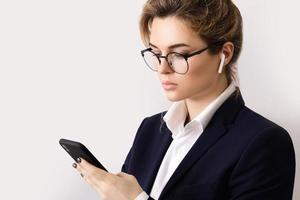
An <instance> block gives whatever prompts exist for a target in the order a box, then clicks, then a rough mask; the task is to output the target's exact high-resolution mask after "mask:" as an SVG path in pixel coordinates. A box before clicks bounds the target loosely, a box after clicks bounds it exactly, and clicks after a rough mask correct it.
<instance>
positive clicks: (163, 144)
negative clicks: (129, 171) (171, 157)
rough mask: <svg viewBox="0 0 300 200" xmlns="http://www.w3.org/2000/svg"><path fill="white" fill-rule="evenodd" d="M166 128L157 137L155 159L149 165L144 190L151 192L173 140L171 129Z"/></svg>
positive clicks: (154, 151)
mask: <svg viewBox="0 0 300 200" xmlns="http://www.w3.org/2000/svg"><path fill="white" fill-rule="evenodd" d="M163 128H164V131H162V132H161V135H159V137H157V138H156V144H157V145H156V148H155V149H154V150H153V154H155V156H153V158H154V159H153V160H152V161H151V162H150V163H151V166H149V170H147V174H145V176H146V180H145V188H144V190H145V191H146V192H147V193H148V194H150V192H151V188H152V186H153V183H154V180H155V178H156V174H157V172H158V170H159V167H160V164H161V162H162V160H163V158H164V156H165V154H166V152H167V150H168V148H169V146H170V144H171V142H172V140H173V139H172V135H171V134H172V133H171V131H170V130H169V129H167V128H165V127H164V126H163Z"/></svg>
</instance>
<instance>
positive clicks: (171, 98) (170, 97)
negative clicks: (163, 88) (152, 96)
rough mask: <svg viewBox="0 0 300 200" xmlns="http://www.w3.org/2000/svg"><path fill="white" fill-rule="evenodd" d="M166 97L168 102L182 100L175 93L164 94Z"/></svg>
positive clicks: (181, 97) (180, 96)
mask: <svg viewBox="0 0 300 200" xmlns="http://www.w3.org/2000/svg"><path fill="white" fill-rule="evenodd" d="M166 96H167V98H168V100H169V101H172V102H175V101H181V100H183V99H184V97H183V96H182V95H180V94H178V93H176V92H166Z"/></svg>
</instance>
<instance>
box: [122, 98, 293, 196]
mask: <svg viewBox="0 0 300 200" xmlns="http://www.w3.org/2000/svg"><path fill="white" fill-rule="evenodd" d="M165 113H166V111H164V112H161V113H158V114H155V115H153V116H150V117H146V118H145V119H144V120H143V121H142V123H141V125H140V127H139V128H138V130H137V133H136V136H135V138H134V142H133V145H132V147H131V149H130V151H129V153H128V155H127V157H126V160H125V163H124V164H123V166H122V171H123V172H126V173H129V174H132V175H134V176H135V177H136V178H137V180H138V182H139V184H140V185H141V187H142V188H143V189H144V191H145V192H146V193H147V194H150V191H151V188H152V185H153V183H154V180H155V177H156V174H157V172H158V169H159V167H160V164H161V162H162V159H163V157H164V155H165V153H166V151H167V149H168V147H169V145H170V143H171V142H172V137H171V132H170V130H169V129H168V128H167V126H166V124H165V123H163V122H164V121H163V119H162V117H163V115H164V114H165ZM294 178H295V152H294V147H293V143H292V140H291V138H290V136H289V134H288V132H287V131H286V130H285V129H283V128H282V127H280V126H279V125H277V124H275V123H274V122H272V121H270V120H268V119H266V118H264V117H263V116H261V115H259V114H258V113H256V112H254V111H252V110H250V109H249V108H248V107H247V106H245V105H244V100H243V98H242V96H241V95H239V96H235V95H234V93H233V94H232V95H231V96H230V97H229V98H228V99H227V100H226V101H225V102H224V103H223V104H222V105H221V106H220V108H219V109H218V110H217V111H216V112H215V114H214V116H213V117H212V119H211V121H210V122H209V124H208V125H207V127H206V128H205V130H204V131H203V133H202V134H201V136H200V137H199V138H198V139H197V141H196V142H195V144H194V145H193V146H192V148H191V149H190V151H189V152H188V153H187V155H186V156H185V157H184V159H183V160H182V162H181V163H180V164H179V166H178V167H177V168H176V170H175V172H174V173H173V175H172V176H171V178H170V179H169V181H168V183H167V184H166V186H165V187H164V189H163V191H162V193H161V195H160V197H159V200H196V199H197V200H223V199H224V200H291V199H292V195H293V187H294ZM149 199H152V198H151V197H150V198H149Z"/></svg>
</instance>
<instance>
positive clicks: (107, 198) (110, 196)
mask: <svg viewBox="0 0 300 200" xmlns="http://www.w3.org/2000/svg"><path fill="white" fill-rule="evenodd" d="M149 39H150V43H151V44H153V45H154V46H156V48H154V47H153V46H151V45H150V46H151V47H152V48H153V51H154V52H155V53H159V54H161V55H166V54H167V53H168V52H170V51H175V52H178V53H192V52H195V51H197V50H200V49H203V48H205V47H206V46H207V44H206V43H205V41H204V40H202V39H201V38H199V36H198V35H197V34H196V33H195V32H193V31H192V30H191V29H190V27H189V26H188V25H187V24H185V23H184V22H183V21H181V20H180V19H179V18H177V17H166V18H154V19H153V22H152V25H151V34H150V38H149ZM178 43H184V44H187V45H189V46H188V47H186V46H184V47H177V48H174V49H170V46H171V45H174V44H178ZM233 51H234V46H233V44H232V43H231V42H226V43H225V44H224V45H223V48H222V49H221V51H220V52H219V53H218V54H215V55H212V54H210V53H209V51H207V50H206V51H204V52H203V53H201V54H199V55H195V56H193V57H190V58H189V59H188V62H189V71H188V72H187V73H186V74H184V75H182V74H177V73H175V72H173V71H172V69H171V68H170V67H169V65H168V63H167V62H166V60H165V59H162V60H161V61H162V62H161V65H160V67H159V70H158V72H157V75H158V79H159V81H160V82H163V81H171V82H173V83H176V84H177V86H176V88H175V89H174V90H168V91H167V90H166V96H167V98H168V99H169V100H170V101H180V100H184V101H185V103H186V106H187V110H188V116H187V121H186V123H188V122H189V121H191V120H192V119H193V118H194V117H196V116H197V115H198V114H199V113H200V112H201V111H202V110H203V109H204V108H205V107H206V106H207V105H208V104H209V103H210V102H211V101H212V100H214V99H215V98H216V97H217V96H218V95H220V94H221V93H222V92H223V91H224V90H225V89H226V87H227V86H228V80H227V79H226V75H225V73H224V71H225V70H224V69H225V67H226V64H228V63H229V62H230V60H231V58H232V55H233ZM222 53H224V55H225V62H224V68H223V72H222V73H221V74H219V73H218V68H219V64H220V60H221V54H222ZM73 167H75V168H76V169H77V171H78V172H79V173H81V174H83V175H84V176H83V178H84V180H85V181H86V182H87V183H88V184H89V185H90V186H91V187H92V188H93V189H94V190H95V191H96V192H97V193H98V194H99V195H100V197H101V198H102V199H103V200H134V199H135V198H136V197H137V196H138V195H139V194H140V193H141V192H142V191H143V189H142V188H141V186H140V185H139V184H138V182H137V180H136V178H135V177H134V176H132V175H130V174H126V173H123V172H120V173H117V174H113V173H108V172H106V171H104V170H102V169H99V168H97V167H95V166H93V165H91V164H90V163H88V162H87V161H85V160H84V159H82V158H81V162H77V163H74V164H73Z"/></svg>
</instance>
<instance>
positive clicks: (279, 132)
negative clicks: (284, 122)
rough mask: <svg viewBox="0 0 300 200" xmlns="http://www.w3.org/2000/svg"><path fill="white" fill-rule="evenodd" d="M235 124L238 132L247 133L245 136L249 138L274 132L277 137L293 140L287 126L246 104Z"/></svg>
mask: <svg viewBox="0 0 300 200" xmlns="http://www.w3.org/2000/svg"><path fill="white" fill-rule="evenodd" d="M235 126H236V128H237V129H238V130H239V131H238V132H242V133H247V134H243V136H244V137H248V139H250V138H253V139H254V138H256V137H260V136H259V135H261V134H265V133H267V132H268V133H272V134H273V137H275V138H282V137H284V138H286V139H288V140H290V142H291V137H290V135H289V133H288V131H287V130H286V129H285V128H283V127H282V126H280V125H279V124H277V123H275V122H274V121H271V120H270V119H267V118H266V117H264V116H263V115H261V114H259V113H257V112H256V111H254V110H252V109H250V108H248V107H247V106H244V108H243V109H242V110H241V112H240V113H239V115H238V116H237V119H236V120H235Z"/></svg>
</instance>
